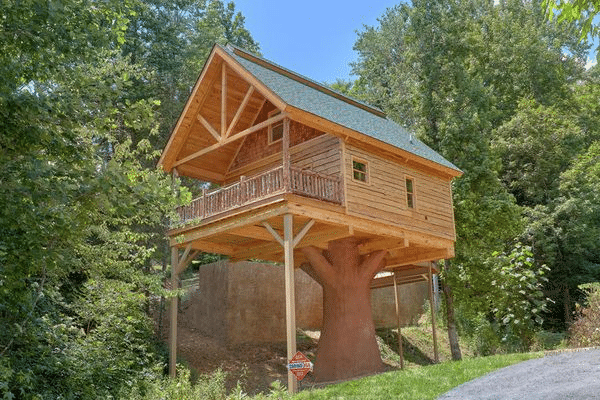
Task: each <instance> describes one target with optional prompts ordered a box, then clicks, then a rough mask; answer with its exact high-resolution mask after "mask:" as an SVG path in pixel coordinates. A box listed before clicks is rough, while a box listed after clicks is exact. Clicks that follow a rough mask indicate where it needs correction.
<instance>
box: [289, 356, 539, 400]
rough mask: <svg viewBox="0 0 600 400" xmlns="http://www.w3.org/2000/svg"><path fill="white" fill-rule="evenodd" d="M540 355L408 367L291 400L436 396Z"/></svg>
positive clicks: (330, 387)
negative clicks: (489, 373)
mask: <svg viewBox="0 0 600 400" xmlns="http://www.w3.org/2000/svg"><path fill="white" fill-rule="evenodd" d="M542 355H543V353H522V354H502V355H496V356H490V357H480V358H472V359H466V360H463V361H458V362H452V361H448V362H444V363H442V364H436V365H430V366H426V367H420V368H407V369H405V370H402V371H393V372H386V373H383V374H379V375H374V376H369V377H366V378H362V379H357V380H354V381H349V382H344V383H340V384H336V385H331V386H328V387H326V388H324V389H313V390H306V391H302V392H300V393H298V394H297V395H296V396H294V400H300V399H317V400H318V399H338V400H347V399H361V400H364V399H392V398H393V399H411V400H412V399H435V398H437V397H438V396H440V395H441V394H443V393H445V392H447V391H448V390H450V389H452V388H454V387H456V386H458V385H460V384H462V383H464V382H468V381H470V380H472V379H474V378H477V377H479V376H482V375H485V374H487V373H488V372H491V371H494V370H496V369H499V368H502V367H506V366H508V365H512V364H516V363H519V362H521V361H526V360H529V359H532V358H538V357H541V356H542Z"/></svg>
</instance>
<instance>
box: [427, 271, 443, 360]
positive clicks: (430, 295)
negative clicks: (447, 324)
mask: <svg viewBox="0 0 600 400" xmlns="http://www.w3.org/2000/svg"><path fill="white" fill-rule="evenodd" d="M427 275H428V279H427V281H428V284H429V308H430V310H431V331H432V334H433V357H434V361H435V362H436V363H438V362H440V356H439V354H438V345H437V333H436V328H435V305H434V304H433V279H432V274H431V263H429V271H428V274H427Z"/></svg>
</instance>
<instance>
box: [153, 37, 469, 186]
mask: <svg viewBox="0 0 600 400" xmlns="http://www.w3.org/2000/svg"><path fill="white" fill-rule="evenodd" d="M265 105H269V106H270V107H272V108H279V109H280V110H281V111H282V114H280V115H279V116H278V118H280V119H281V118H283V117H286V116H289V115H290V114H287V113H286V112H289V113H292V112H294V113H295V114H293V115H292V116H295V115H298V114H300V115H299V116H301V117H302V119H303V120H305V121H306V122H309V123H312V122H313V121H321V122H323V123H325V124H327V125H326V126H327V127H331V128H332V130H333V131H334V132H332V133H333V134H336V132H335V131H337V130H339V129H343V131H344V132H346V133H349V134H351V135H352V136H353V138H354V139H357V140H358V141H364V142H365V143H367V142H368V143H369V144H370V145H373V146H375V147H382V148H386V149H387V150H388V151H390V152H392V153H399V154H401V156H402V155H404V156H409V157H410V158H412V159H413V161H414V160H416V162H418V163H423V164H425V165H428V166H430V167H431V166H433V167H434V168H436V169H441V170H443V171H444V173H446V174H449V175H451V176H457V175H460V174H461V172H460V170H459V169H458V168H457V167H456V166H454V165H453V164H452V163H450V162H449V161H447V160H446V159H444V158H443V157H442V156H441V155H439V154H438V153H436V152H435V151H434V150H432V149H431V148H429V147H428V146H426V145H425V144H424V143H422V142H421V141H419V140H418V139H416V138H414V137H413V136H412V135H411V134H410V133H409V132H408V131H406V130H405V129H404V128H402V127H401V126H400V125H398V124H396V123H394V122H393V121H391V120H389V119H388V118H386V117H385V114H384V113H383V112H382V111H381V110H379V109H377V108H375V107H372V106H369V105H367V104H364V103H362V102H360V101H357V100H354V99H351V98H348V97H346V96H344V95H342V94H340V93H338V92H336V91H334V90H332V89H330V88H327V87H325V86H323V85H321V84H319V83H317V82H315V81H312V80H310V79H308V78H305V77H303V76H301V75H298V74H296V73H294V72H292V71H290V70H287V69H285V68H283V67H280V66H278V65H276V64H273V63H271V62H270V61H267V60H265V59H262V58H260V57H257V56H254V55H252V54H250V53H247V52H245V51H244V50H241V49H239V48H236V47H233V46H228V47H222V46H219V45H215V46H214V47H213V50H212V52H211V54H210V56H209V58H208V60H207V62H206V64H205V65H204V68H203V70H202V73H201V74H200V77H199V79H198V81H197V83H196V85H195V87H194V89H193V91H192V93H191V95H190V97H189V99H188V101H187V103H186V106H185V108H184V110H183V112H182V114H181V116H180V117H179V119H178V121H177V124H176V126H175V128H174V129H173V133H172V134H171V137H170V138H169V142H168V143H167V145H166V147H165V149H164V151H163V154H162V156H161V158H160V160H159V166H161V167H162V168H163V169H165V170H166V171H171V170H172V169H173V168H175V167H176V168H177V169H178V171H179V172H180V173H181V174H182V175H186V176H191V177H194V178H198V179H203V180H210V181H215V182H223V181H224V180H225V175H226V172H227V167H228V166H229V163H230V162H231V161H232V160H233V158H234V157H235V154H236V152H237V150H238V149H239V147H240V146H241V143H242V142H243V141H240V140H239V139H241V138H242V137H244V136H245V135H247V134H249V133H251V132H252V131H256V130H257V129H259V128H260V125H262V126H263V127H264V126H266V125H268V123H266V122H268V121H263V122H262V123H261V122H260V121H257V117H258V115H259V113H260V111H261V109H262V108H263V107H264V106H265ZM271 122H273V121H272V120H271ZM265 123H266V124H265ZM315 123H316V122H315ZM321 126H324V125H321ZM338 128H339V129H338ZM338 134H339V132H338ZM209 153H210V154H209ZM436 166H437V167H436Z"/></svg>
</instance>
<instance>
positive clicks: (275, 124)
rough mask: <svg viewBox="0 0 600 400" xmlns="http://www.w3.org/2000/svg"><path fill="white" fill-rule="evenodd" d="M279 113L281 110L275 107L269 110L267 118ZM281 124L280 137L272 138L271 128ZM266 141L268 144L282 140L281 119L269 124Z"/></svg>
mask: <svg viewBox="0 0 600 400" xmlns="http://www.w3.org/2000/svg"><path fill="white" fill-rule="evenodd" d="M279 114H281V110H280V109H278V108H276V109H274V110H271V111H269V113H268V114H267V118H272V117H274V116H276V115H279ZM279 126H281V137H280V138H279V139H275V140H273V128H274V127H279ZM268 132H269V133H268V142H269V144H274V143H279V142H281V141H282V140H283V120H281V121H278V122H275V123H274V124H271V125H269V129H268Z"/></svg>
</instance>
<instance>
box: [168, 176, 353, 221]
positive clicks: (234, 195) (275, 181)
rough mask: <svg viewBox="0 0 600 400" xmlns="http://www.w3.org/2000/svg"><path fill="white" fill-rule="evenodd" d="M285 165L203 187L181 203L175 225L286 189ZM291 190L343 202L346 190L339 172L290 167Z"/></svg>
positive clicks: (221, 211)
mask: <svg viewBox="0 0 600 400" xmlns="http://www.w3.org/2000/svg"><path fill="white" fill-rule="evenodd" d="M285 189H286V188H285V186H284V171H283V167H277V168H274V169H272V170H270V171H267V172H265V173H262V174H260V175H256V176H253V177H244V176H242V177H241V178H240V180H239V181H238V182H236V183H233V184H230V185H227V186H224V187H221V188H218V189H215V190H213V191H210V192H208V191H204V192H203V196H201V197H198V198H196V199H194V200H192V202H191V203H190V204H189V205H187V206H183V207H179V208H178V209H177V212H178V214H179V221H176V222H175V223H174V225H175V226H181V225H185V224H187V223H191V222H192V221H194V220H197V221H200V220H202V219H204V218H208V217H211V216H213V215H217V214H220V213H223V212H226V211H229V210H232V209H234V208H237V207H241V206H244V205H247V204H250V203H253V202H255V201H258V200H261V199H264V198H266V197H269V196H272V195H275V194H281V193H284V192H285ZM289 191H290V192H291V193H296V194H299V195H301V196H306V197H311V198H314V199H318V200H323V201H329V202H333V203H337V204H341V203H342V199H343V191H342V184H341V177H340V176H329V175H324V174H319V173H317V172H313V171H309V170H302V169H299V168H294V167H291V168H290V188H289Z"/></svg>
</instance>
